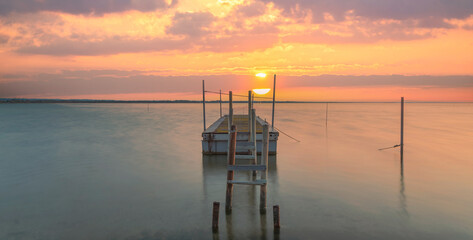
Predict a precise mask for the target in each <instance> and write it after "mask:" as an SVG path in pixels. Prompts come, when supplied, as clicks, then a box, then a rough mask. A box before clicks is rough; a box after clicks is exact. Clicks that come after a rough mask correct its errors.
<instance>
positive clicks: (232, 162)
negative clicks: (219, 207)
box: [225, 125, 237, 214]
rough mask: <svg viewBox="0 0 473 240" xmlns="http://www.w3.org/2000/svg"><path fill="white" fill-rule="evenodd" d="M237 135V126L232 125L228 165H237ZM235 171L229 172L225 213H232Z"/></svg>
mask: <svg viewBox="0 0 473 240" xmlns="http://www.w3.org/2000/svg"><path fill="white" fill-rule="evenodd" d="M236 135H237V129H236V126H235V125H232V127H231V130H230V136H229V139H228V142H229V144H228V153H227V154H228V155H227V156H228V165H235V151H236ZM233 175H234V173H233V170H228V172H227V193H226V198H225V212H226V213H227V214H228V213H231V212H232V195H233V183H230V182H229V181H232V180H233Z"/></svg>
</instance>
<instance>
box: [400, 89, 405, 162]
mask: <svg viewBox="0 0 473 240" xmlns="http://www.w3.org/2000/svg"><path fill="white" fill-rule="evenodd" d="M400 145H401V162H403V161H404V97H401V143H400Z"/></svg>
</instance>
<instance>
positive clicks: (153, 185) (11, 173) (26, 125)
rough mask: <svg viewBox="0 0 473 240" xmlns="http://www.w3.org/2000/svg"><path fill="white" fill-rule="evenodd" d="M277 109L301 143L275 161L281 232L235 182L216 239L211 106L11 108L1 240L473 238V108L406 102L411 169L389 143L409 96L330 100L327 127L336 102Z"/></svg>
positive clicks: (219, 191) (218, 195)
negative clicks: (208, 139)
mask: <svg viewBox="0 0 473 240" xmlns="http://www.w3.org/2000/svg"><path fill="white" fill-rule="evenodd" d="M207 107H208V116H207V117H208V118H207V123H208V124H210V123H211V122H213V121H214V120H215V119H216V118H217V117H218V114H219V112H218V105H217V104H208V106H207ZM276 107H277V109H276V122H275V126H277V127H278V128H280V129H281V130H282V131H284V132H285V133H287V134H289V135H291V136H293V137H295V138H297V139H299V140H300V142H296V141H294V140H292V139H290V138H288V137H286V136H285V135H283V134H281V135H280V138H279V142H278V144H279V145H278V155H277V156H276V157H275V158H272V159H270V169H269V183H268V206H269V207H271V206H272V205H275V204H279V205H280V208H281V213H280V214H281V224H282V229H281V232H280V235H276V236H275V235H274V234H273V230H272V214H271V212H270V211H268V214H267V215H265V216H264V215H263V216H261V215H260V214H259V211H258V202H259V189H258V187H251V186H242V185H237V186H235V189H234V203H233V214H232V215H229V216H226V215H225V214H224V211H223V206H222V208H221V214H220V230H219V234H218V236H216V235H214V236H213V235H212V233H211V228H210V226H211V208H212V202H213V201H219V202H221V203H222V205H223V204H224V202H225V182H226V170H225V166H226V162H225V160H226V159H225V157H216V156H214V157H203V156H202V155H201V142H200V141H201V132H202V117H201V116H202V113H201V105H199V104H150V105H149V112H148V109H147V104H1V105H0V154H1V157H0V239H128V240H130V239H210V238H212V237H214V239H215V238H219V239H255V238H258V239H266V238H268V239H272V238H278V237H279V238H280V239H473V147H472V146H473V104H469V103H455V104H454V103H443V104H427V103H422V104H420V103H408V104H406V120H405V153H404V154H405V157H404V166H403V168H401V165H400V161H399V150H398V149H388V150H384V151H378V148H383V147H390V146H393V145H395V144H398V143H399V118H400V114H399V112H400V106H399V104H391V103H389V104H380V103H364V104H359V103H337V104H329V106H328V109H329V114H328V121H327V123H328V124H327V126H326V122H325V121H326V120H325V109H326V105H325V104H315V103H314V104H277V105H276ZM256 108H257V113H258V115H260V116H262V117H263V118H267V119H270V110H271V109H270V105H269V104H256ZM224 111H226V108H225V107H224ZM246 111H247V110H246V108H245V104H240V105H239V104H237V105H236V113H237V114H243V113H246ZM236 176H237V177H238V178H241V179H246V178H247V177H248V175H246V174H245V173H240V172H238V173H236Z"/></svg>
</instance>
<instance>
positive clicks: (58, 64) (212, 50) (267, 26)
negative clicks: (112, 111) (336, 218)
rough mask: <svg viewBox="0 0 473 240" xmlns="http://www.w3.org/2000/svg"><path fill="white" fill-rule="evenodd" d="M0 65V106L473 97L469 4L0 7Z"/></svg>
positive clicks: (5, 3)
mask: <svg viewBox="0 0 473 240" xmlns="http://www.w3.org/2000/svg"><path fill="white" fill-rule="evenodd" d="M0 58H1V62H0V98H15V97H21V98H68V99H71V98H74V99H77V98H80V99H86V98H89V99H90V98H92V99H125V100H134V99H150V100H152V99H155V100H160V99H190V100H198V99H200V98H201V91H202V90H201V84H202V83H201V81H202V79H205V80H206V87H207V89H208V90H213V91H218V90H220V89H221V90H222V91H229V90H233V91H234V92H237V93H238V92H241V93H243V92H246V91H247V90H248V89H252V88H257V87H258V88H259V87H272V76H273V74H277V83H278V87H277V95H278V99H279V100H304V101H397V100H398V99H399V98H400V97H401V96H404V97H406V99H407V100H411V101H473V1H472V0H415V1H414V0H410V1H405V0H348V1H347V0H327V1H324V0H250V1H242V0H205V1H193V0H178V1H176V0H107V1H105V0H103V1H102V0H0ZM260 72H264V73H267V74H268V76H267V77H266V78H258V77H256V76H255V74H257V73H260ZM216 98H217V96H215V95H213V96H209V99H210V100H213V99H216Z"/></svg>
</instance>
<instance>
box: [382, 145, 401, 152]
mask: <svg viewBox="0 0 473 240" xmlns="http://www.w3.org/2000/svg"><path fill="white" fill-rule="evenodd" d="M400 146H401V145H400V144H396V145H394V146H392V147H385V148H380V149H378V150H379V151H382V150H386V149H390V148H397V147H400Z"/></svg>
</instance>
